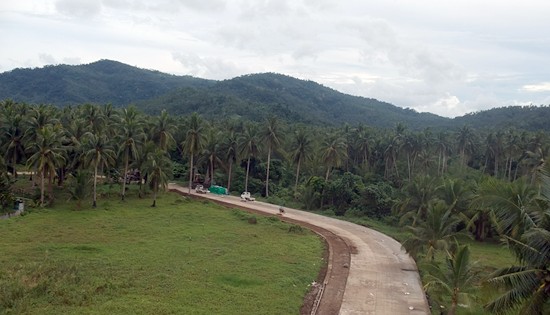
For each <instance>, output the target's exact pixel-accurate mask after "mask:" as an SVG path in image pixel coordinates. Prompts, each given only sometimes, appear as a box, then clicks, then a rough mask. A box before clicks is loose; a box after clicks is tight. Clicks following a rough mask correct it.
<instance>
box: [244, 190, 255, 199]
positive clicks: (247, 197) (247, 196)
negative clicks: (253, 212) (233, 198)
mask: <svg viewBox="0 0 550 315" xmlns="http://www.w3.org/2000/svg"><path fill="white" fill-rule="evenodd" d="M241 200H242V201H255V200H256V198H254V197H252V196H251V195H250V192H248V191H245V192H243V193H242V194H241Z"/></svg>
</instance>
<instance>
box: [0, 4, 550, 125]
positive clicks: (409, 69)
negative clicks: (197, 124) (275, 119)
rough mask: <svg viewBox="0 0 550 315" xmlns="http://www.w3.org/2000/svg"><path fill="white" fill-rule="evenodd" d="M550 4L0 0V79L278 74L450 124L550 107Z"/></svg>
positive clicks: (204, 76)
mask: <svg viewBox="0 0 550 315" xmlns="http://www.w3.org/2000/svg"><path fill="white" fill-rule="evenodd" d="M549 16H550V1H547V0H523V1H518V0H515V1H509V0H500V1H493V0H476V1H471V0H462V1H446V0H433V1H428V0H426V1H424V0H417V1H410V0H386V1H374V0H372V1H369V0H288V1H287V0H155V1H145V0H1V2H0V42H1V43H2V47H1V48H0V72H5V71H9V70H12V69H14V68H27V67H42V66H44V65H50V64H82V63H90V62H94V61H97V60H99V59H112V60H117V61H120V62H123V63H127V64H129V65H132V66H138V67H140V68H146V69H155V70H159V71H162V72H167V73H173V74H178V75H182V74H189V75H193V76H196V77H201V78H207V79H217V80H220V79H229V78H233V77H235V76H239V75H243V74H249V73H259V72H277V73H282V74H287V75H291V76H294V77H297V78H300V79H308V80H313V81H316V82H318V83H321V84H323V85H326V86H329V87H332V88H334V89H336V90H339V91H342V92H344V93H348V94H352V95H360V96H365V97H371V98H376V99H379V100H382V101H386V102H389V103H392V104H395V105H397V106H401V107H409V108H414V109H416V110H417V111H420V112H425V111H427V112H432V113H435V114H438V115H441V116H447V117H454V116H460V115H463V114H465V113H469V112H474V111H478V110H483V109H489V108H493V107H499V106H508V105H528V104H533V105H543V104H544V105H548V104H550V17H549Z"/></svg>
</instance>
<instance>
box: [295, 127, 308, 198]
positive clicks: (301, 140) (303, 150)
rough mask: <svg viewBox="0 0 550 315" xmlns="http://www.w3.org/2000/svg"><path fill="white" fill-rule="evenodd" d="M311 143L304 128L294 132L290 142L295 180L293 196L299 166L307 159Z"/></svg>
mask: <svg viewBox="0 0 550 315" xmlns="http://www.w3.org/2000/svg"><path fill="white" fill-rule="evenodd" d="M311 145H312V141H311V138H310V137H309V135H308V133H307V132H306V130H305V129H304V128H299V129H297V130H296V131H295V132H294V138H293V140H292V148H293V149H294V150H293V151H292V160H293V162H294V163H296V180H295V182H294V194H296V192H297V190H298V180H299V178H300V166H301V165H302V163H303V162H304V161H305V160H307V159H308V158H309V155H310V153H311Z"/></svg>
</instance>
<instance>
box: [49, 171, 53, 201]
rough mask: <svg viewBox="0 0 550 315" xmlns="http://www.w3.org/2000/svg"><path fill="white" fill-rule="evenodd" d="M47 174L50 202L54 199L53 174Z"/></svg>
mask: <svg viewBox="0 0 550 315" xmlns="http://www.w3.org/2000/svg"><path fill="white" fill-rule="evenodd" d="M48 173H49V176H48V177H49V183H48V184H49V186H50V187H49V188H50V198H51V200H53V199H54V198H53V172H52V170H49V171H48Z"/></svg>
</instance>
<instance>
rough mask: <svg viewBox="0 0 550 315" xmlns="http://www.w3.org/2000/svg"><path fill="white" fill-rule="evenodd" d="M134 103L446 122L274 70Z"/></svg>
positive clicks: (317, 117)
mask: <svg viewBox="0 0 550 315" xmlns="http://www.w3.org/2000/svg"><path fill="white" fill-rule="evenodd" d="M137 105H138V107H141V108H143V110H145V111H148V112H150V113H156V112H159V111H160V110H161V109H166V110H168V111H169V112H173V113H175V114H188V113H191V112H198V113H200V114H201V115H203V116H205V117H209V118H216V117H231V116H235V117H245V118H247V119H251V120H255V121H262V120H264V119H265V118H266V117H268V116H269V115H276V116H278V117H281V118H283V119H285V120H288V121H293V122H304V123H313V124H328V125H340V124H343V123H349V124H352V125H356V124H359V123H362V124H366V125H372V126H377V127H388V128H393V127H394V126H395V124H397V123H398V122H401V123H403V124H406V125H408V126H411V128H414V129H417V128H424V127H426V126H432V127H442V126H445V125H447V124H448V123H450V121H451V120H450V119H448V118H444V117H440V116H437V115H434V114H430V113H417V112H415V111H413V110H410V109H403V108H401V107H397V106H395V105H392V104H389V103H385V102H381V101H378V100H375V99H371V98H364V97H357V96H350V95H347V94H343V93H340V92H338V91H335V90H333V89H331V88H328V87H325V86H323V85H320V84H318V83H315V82H313V81H305V80H299V79H296V78H293V77H290V76H286V75H281V74H275V73H261V74H250V75H244V76H240V77H236V78H233V79H230V80H225V81H220V82H217V83H215V84H213V85H211V86H209V87H206V88H195V89H194V88H184V89H180V90H177V91H174V92H172V93H168V94H166V95H163V96H161V97H159V98H156V99H151V100H147V101H144V102H138V103H137Z"/></svg>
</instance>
